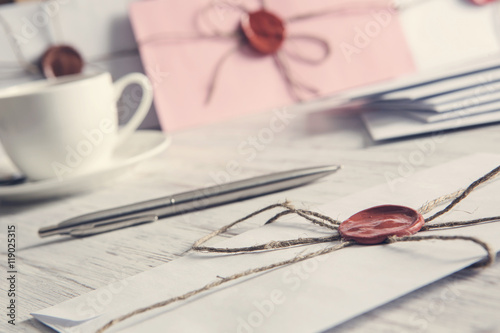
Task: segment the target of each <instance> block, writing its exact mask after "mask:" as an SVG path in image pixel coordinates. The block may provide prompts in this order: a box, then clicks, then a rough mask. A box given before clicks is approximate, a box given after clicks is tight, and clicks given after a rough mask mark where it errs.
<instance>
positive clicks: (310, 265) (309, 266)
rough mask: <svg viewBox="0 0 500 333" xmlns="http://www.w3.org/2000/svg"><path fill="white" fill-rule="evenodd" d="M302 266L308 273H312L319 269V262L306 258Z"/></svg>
mask: <svg viewBox="0 0 500 333" xmlns="http://www.w3.org/2000/svg"><path fill="white" fill-rule="evenodd" d="M302 268H303V269H304V271H306V272H307V273H312V272H314V271H315V270H317V269H318V263H317V262H316V260H306V261H304V262H302Z"/></svg>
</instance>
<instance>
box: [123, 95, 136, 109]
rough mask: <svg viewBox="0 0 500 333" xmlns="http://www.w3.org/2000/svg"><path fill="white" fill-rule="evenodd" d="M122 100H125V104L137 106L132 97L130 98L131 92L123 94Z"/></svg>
mask: <svg viewBox="0 0 500 333" xmlns="http://www.w3.org/2000/svg"><path fill="white" fill-rule="evenodd" d="M122 101H124V102H125V104H126V105H127V106H129V107H131V108H132V107H135V106H136V105H135V104H134V103H133V102H132V99H131V98H130V95H129V94H126V95H123V97H122Z"/></svg>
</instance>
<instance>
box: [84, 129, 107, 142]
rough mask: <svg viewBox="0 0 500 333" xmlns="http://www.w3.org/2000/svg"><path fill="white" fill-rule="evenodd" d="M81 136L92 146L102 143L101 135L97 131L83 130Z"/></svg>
mask: <svg viewBox="0 0 500 333" xmlns="http://www.w3.org/2000/svg"><path fill="white" fill-rule="evenodd" d="M82 134H83V136H84V137H85V138H87V139H88V140H89V141H90V142H91V143H92V144H93V145H94V146H98V145H100V144H101V143H102V139H103V135H102V132H101V131H100V130H98V129H95V128H94V129H91V130H89V131H87V130H83V131H82Z"/></svg>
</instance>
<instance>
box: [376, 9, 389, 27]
mask: <svg viewBox="0 0 500 333" xmlns="http://www.w3.org/2000/svg"><path fill="white" fill-rule="evenodd" d="M371 15H372V17H373V18H374V19H375V20H377V22H378V23H379V24H380V25H381V26H383V27H387V26H388V25H389V24H390V23H391V21H392V14H391V13H390V12H389V11H387V10H385V9H382V10H373V11H372V12H371Z"/></svg>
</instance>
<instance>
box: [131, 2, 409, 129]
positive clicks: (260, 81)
mask: <svg viewBox="0 0 500 333" xmlns="http://www.w3.org/2000/svg"><path fill="white" fill-rule="evenodd" d="M259 4H260V2H259V1H256V0H245V1H243V0H242V1H207V0H196V1H176V0H150V1H139V2H135V3H133V4H132V5H131V7H130V16H131V21H132V25H133V28H134V33H135V37H136V40H137V43H138V44H139V48H140V51H141V58H142V61H143V64H144V67H145V69H146V72H147V73H148V75H149V77H150V79H151V80H152V81H153V84H154V89H155V106H156V109H157V113H158V117H159V120H160V123H161V125H162V127H163V128H164V129H172V130H178V129H182V128H189V127H194V126H199V125H202V124H206V123H211V122H216V121H220V120H223V119H227V118H230V117H234V116H237V115H243V114H248V113H251V112H257V111H263V110H266V109H271V108H274V107H281V106H286V105H290V104H293V103H295V102H297V100H296V99H294V98H292V96H291V93H290V90H289V89H288V88H289V87H288V86H287V78H285V77H284V76H283V69H281V72H280V68H279V66H278V65H277V63H276V61H275V59H274V58H273V56H272V55H267V56H264V55H259V54H257V53H256V52H253V51H252V50H249V47H246V48H245V47H239V48H236V47H237V46H238V43H239V41H240V39H241V38H238V37H233V38H229V37H226V38H221V37H218V38H215V37H205V38H192V36H193V35H196V34H199V33H200V31H202V32H204V33H206V34H207V33H208V34H209V35H210V34H211V35H213V31H215V30H217V31H218V30H223V31H225V32H228V31H232V32H237V31H238V30H237V27H238V24H239V20H240V17H241V11H238V10H236V9H235V6H238V7H245V8H248V10H249V11H254V10H257V9H259V8H260V7H259V6H260V5H259ZM266 4H267V7H266V8H267V9H268V10H269V11H271V12H273V13H275V14H277V15H278V16H280V17H282V18H283V19H285V20H286V22H287V23H286V31H287V34H288V36H290V38H288V39H285V42H284V44H283V48H282V49H281V50H280V51H279V56H280V58H281V59H282V61H283V63H284V64H285V67H286V68H287V69H286V71H287V72H288V73H289V74H290V76H292V77H293V80H294V82H300V84H303V85H307V86H309V87H312V88H315V89H317V94H308V95H306V96H303V97H304V99H305V100H310V99H314V98H317V97H320V96H325V95H329V94H332V93H335V92H339V91H342V90H346V89H349V88H353V87H358V86H363V85H366V84H369V83H374V82H378V81H382V80H386V79H389V78H393V77H397V76H400V75H403V74H407V73H411V72H413V71H414V66H413V61H412V58H411V55H410V53H409V50H408V47H407V45H406V41H405V38H404V36H403V33H402V29H401V27H400V23H399V20H398V17H397V15H396V13H395V12H394V11H392V8H391V7H389V6H390V2H389V1H377V0H375V1H371V2H367V3H366V4H362V5H361V6H360V5H359V4H354V5H353V4H351V3H350V2H347V1H339V0H337V1H331V0H313V1H300V0H290V1H286V2H284V1H279V0H269V1H266ZM363 6H366V7H363ZM333 8H336V10H334V9H333ZM339 9H340V10H339ZM309 14H312V15H309ZM298 16H304V17H302V18H297V19H294V20H290V18H291V17H298ZM200 17H201V18H202V19H201V22H202V23H201V24H197V22H198V23H199V20H200ZM292 36H295V37H300V38H292ZM304 36H309V37H313V38H314V40H312V39H310V38H309V39H308V38H302V37H304ZM318 40H324V41H326V43H327V44H328V45H329V47H330V48H331V51H332V52H331V53H330V54H329V55H328V56H327V57H326V58H325V59H324V60H323V61H320V62H319V61H318V62H313V63H311V62H310V61H304V60H299V59H297V58H307V59H309V58H318V57H319V56H320V55H321V52H324V50H321V43H318V42H317V41H318ZM233 49H234V50H233ZM231 50H233V52H231ZM318 54H319V56H318ZM223 59H224V61H222V60H223ZM307 59H306V60H307ZM218 64H221V65H220V68H219V69H218V70H217V75H215V74H214V72H215V71H216V67H217V66H218ZM158 73H168V76H167V77H163V76H158V75H157V74H158ZM214 76H216V77H215V83H216V84H215V89H214V90H213V93H212V95H211V100H210V101H209V102H206V98H207V95H208V90H209V86H210V82H211V81H212V80H213V79H214Z"/></svg>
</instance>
